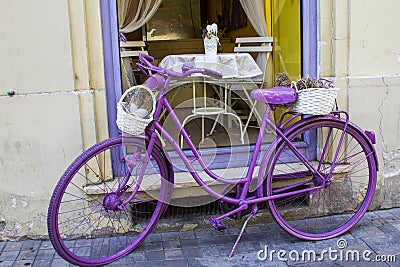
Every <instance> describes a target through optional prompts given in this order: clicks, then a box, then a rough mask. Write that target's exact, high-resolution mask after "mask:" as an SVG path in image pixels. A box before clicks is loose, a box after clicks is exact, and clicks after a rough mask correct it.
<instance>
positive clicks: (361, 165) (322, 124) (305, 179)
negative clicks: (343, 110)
mask: <svg viewBox="0 0 400 267" xmlns="http://www.w3.org/2000/svg"><path fill="white" fill-rule="evenodd" d="M344 127H345V123H344V122H343V121H341V120H339V119H337V118H335V117H313V118H310V119H308V121H306V123H302V124H301V125H300V126H299V127H295V129H293V130H289V132H288V133H287V134H286V135H287V137H288V139H289V140H290V141H291V142H294V141H300V142H299V143H303V145H309V144H304V143H306V142H305V141H304V138H303V137H304V136H305V134H307V133H308V135H309V136H310V135H311V136H313V137H312V138H311V140H317V151H316V153H315V155H314V156H315V157H316V158H317V160H315V161H313V165H314V166H315V168H316V169H317V170H318V172H320V173H321V174H322V175H323V177H325V178H327V177H328V181H327V182H326V185H325V187H324V188H322V189H315V191H309V192H304V193H300V194H296V195H292V196H286V197H283V198H278V199H275V200H271V201H269V208H270V211H271V213H272V215H273V217H274V218H275V220H276V221H277V223H278V224H279V225H280V226H281V227H282V228H283V229H284V230H285V231H287V232H288V233H290V234H292V235H293V236H296V237H298V238H301V239H306V240H322V239H327V238H332V237H335V236H338V235H341V234H343V233H344V232H346V231H348V230H349V229H350V228H351V227H353V226H354V225H355V224H356V223H357V222H358V221H359V220H360V219H361V218H362V216H363V215H364V213H365V212H366V211H367V209H368V207H369V205H370V203H371V201H372V198H373V195H374V191H375V185H376V172H377V163H376V160H375V155H374V149H373V148H372V147H371V145H370V143H369V141H368V140H367V139H366V136H365V135H364V134H362V133H360V131H359V130H358V129H357V128H356V127H354V126H352V124H348V127H347V129H344ZM342 134H344V141H343V144H342V148H341V149H340V151H339V152H338V153H339V154H338V158H337V160H336V165H335V167H334V169H333V170H332V171H333V173H332V175H331V177H330V178H329V173H330V171H331V169H332V163H331V162H332V159H333V158H334V155H335V153H336V151H337V150H338V144H339V140H340V138H341V136H342ZM299 150H300V151H301V154H303V156H305V157H308V158H309V157H313V155H312V154H313V153H311V155H310V152H309V150H307V149H301V148H300V149H299ZM270 163H271V165H270V168H271V169H270V170H271V173H270V174H269V176H268V177H267V183H266V194H267V195H268V196H274V195H278V194H282V193H288V192H290V191H296V190H300V189H309V188H315V187H317V186H318V185H321V182H322V179H321V178H319V177H318V176H317V175H315V174H312V172H311V171H310V170H309V169H308V168H307V167H306V166H305V165H304V164H302V163H301V161H300V159H299V157H298V156H296V155H295V154H294V153H293V152H292V151H291V150H290V148H288V145H287V143H286V142H283V141H282V142H280V144H279V145H278V146H277V149H276V153H275V156H274V157H273V159H272V160H271V162H270Z"/></svg>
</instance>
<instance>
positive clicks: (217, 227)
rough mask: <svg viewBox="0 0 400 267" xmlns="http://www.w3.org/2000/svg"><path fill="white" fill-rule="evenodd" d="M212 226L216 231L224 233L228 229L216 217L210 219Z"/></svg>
mask: <svg viewBox="0 0 400 267" xmlns="http://www.w3.org/2000/svg"><path fill="white" fill-rule="evenodd" d="M210 224H211V226H212V227H213V228H214V229H215V230H217V231H219V232H224V231H225V229H226V226H225V224H224V223H223V222H221V221H219V220H218V219H216V218H214V217H211V218H210Z"/></svg>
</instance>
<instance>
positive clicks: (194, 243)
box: [181, 239, 199, 248]
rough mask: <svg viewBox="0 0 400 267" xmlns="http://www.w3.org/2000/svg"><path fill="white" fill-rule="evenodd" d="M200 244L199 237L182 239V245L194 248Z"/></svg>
mask: <svg viewBox="0 0 400 267" xmlns="http://www.w3.org/2000/svg"><path fill="white" fill-rule="evenodd" d="M198 246H199V243H198V241H197V239H181V247H186V248H193V247H198Z"/></svg>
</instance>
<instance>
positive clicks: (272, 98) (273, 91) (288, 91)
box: [250, 86, 297, 105]
mask: <svg viewBox="0 0 400 267" xmlns="http://www.w3.org/2000/svg"><path fill="white" fill-rule="evenodd" d="M250 97H251V98H252V99H254V100H257V101H260V102H264V103H268V104H273V105H283V104H289V103H292V102H294V101H296V97H297V93H296V90H295V89H294V88H289V87H282V86H278V87H273V88H268V89H256V90H253V91H251V94H250Z"/></svg>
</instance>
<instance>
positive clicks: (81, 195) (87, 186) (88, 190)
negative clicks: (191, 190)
mask: <svg viewBox="0 0 400 267" xmlns="http://www.w3.org/2000/svg"><path fill="white" fill-rule="evenodd" d="M145 148H146V143H145V139H144V138H139V137H129V138H125V137H124V138H122V137H118V138H111V139H107V140H104V141H102V142H100V143H98V144H96V145H94V146H92V147H91V148H89V149H88V150H86V151H85V152H83V153H82V154H81V155H80V156H79V157H77V158H76V159H75V161H74V162H73V163H72V164H71V165H70V166H69V167H68V168H67V170H66V171H65V172H64V174H63V175H62V177H61V179H60V180H59V182H58V184H57V185H56V187H55V189H54V192H53V194H52V197H51V201H50V204H49V209H48V218H47V223H48V233H49V237H50V240H51V242H52V244H53V246H54V248H55V250H56V251H57V252H58V254H59V255H60V256H61V257H62V258H64V259H65V260H67V261H68V262H70V263H72V264H75V265H78V266H100V265H104V264H107V263H110V262H112V261H115V260H117V259H120V258H122V257H124V256H126V255H127V254H129V253H130V252H131V251H133V250H134V249H135V248H136V247H137V246H139V245H140V243H141V242H142V241H143V240H144V239H145V238H146V237H147V235H148V234H149V233H150V232H151V231H152V229H153V228H154V227H155V225H156V223H157V221H158V219H159V218H160V216H161V215H162V213H163V212H164V211H165V209H166V207H167V204H168V201H169V199H170V196H171V195H170V194H171V190H172V183H173V177H172V173H171V169H170V165H168V161H166V158H165V156H164V154H163V152H162V151H161V150H160V149H159V148H157V147H156V146H155V148H154V149H153V151H152V155H151V164H147V165H148V166H149V165H153V166H152V167H153V168H154V170H155V171H156V172H158V173H159V175H160V176H161V177H156V178H157V179H159V180H160V181H158V182H159V184H157V186H159V190H155V191H154V192H153V191H151V192H150V193H149V191H146V194H144V193H143V192H140V191H139V192H138V193H137V194H136V195H135V197H134V198H133V199H132V201H131V202H130V203H129V205H126V206H125V207H124V208H123V209H122V210H113V209H112V208H110V204H105V203H119V202H118V201H116V202H112V201H114V199H111V200H110V198H115V196H116V193H115V189H116V188H117V187H118V184H119V183H120V182H121V181H122V177H121V176H122V175H121V174H123V175H126V173H127V171H128V168H127V165H129V168H130V169H132V171H131V174H129V176H128V175H127V176H126V177H129V180H128V183H127V185H126V187H124V190H125V191H124V192H122V191H121V192H122V193H121V194H120V196H119V199H120V200H124V199H125V197H127V196H129V195H130V194H129V193H130V189H131V188H133V187H134V186H135V185H136V184H135V182H136V180H135V178H134V177H133V175H134V174H135V172H134V171H135V170H136V167H137V170H139V169H140V166H141V165H140V162H139V160H141V159H144V157H145V156H144V155H146V154H145V153H146V152H145ZM122 151H125V153H124V156H123V157H122V159H121V160H120V156H121V152H122ZM143 153H144V154H143ZM110 158H111V160H112V163H110V162H111V161H110V160H109V159H110ZM96 165H97V166H96ZM148 166H147V168H149V167H148ZM153 175H155V176H157V174H153ZM147 177H148V176H146V177H145V178H147ZM142 185H143V183H142V184H141V186H142ZM153 186H155V185H153ZM93 190H94V191H96V190H97V191H99V192H97V194H93ZM106 198H108V200H106ZM139 216H141V218H139Z"/></svg>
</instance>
